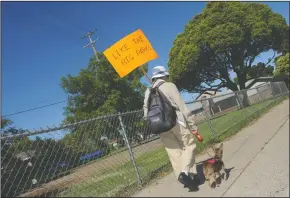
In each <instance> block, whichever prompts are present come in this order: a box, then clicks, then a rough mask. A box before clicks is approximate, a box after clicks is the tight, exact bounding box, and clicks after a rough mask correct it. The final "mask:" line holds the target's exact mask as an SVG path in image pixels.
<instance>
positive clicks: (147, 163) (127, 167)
mask: <svg viewBox="0 0 290 198" xmlns="http://www.w3.org/2000/svg"><path fill="white" fill-rule="evenodd" d="M285 98H286V97H279V98H276V99H271V100H267V101H265V102H263V103H259V104H256V105H252V106H250V107H248V108H245V109H242V110H237V111H233V112H229V113H228V114H226V115H224V116H221V117H218V118H216V119H214V120H212V121H211V122H212V126H213V128H214V130H215V132H216V134H217V136H216V137H215V136H213V135H212V133H211V132H210V128H209V126H208V123H207V122H204V123H202V124H200V125H199V131H200V133H201V135H202V136H203V138H204V143H197V149H196V152H197V153H199V152H200V151H202V150H203V149H204V148H205V147H207V146H208V145H209V144H211V143H214V142H220V141H222V140H223V139H225V138H227V137H229V136H231V135H233V134H235V133H237V132H238V131H239V130H241V128H243V127H245V126H247V125H248V124H249V123H250V122H252V121H253V120H255V119H256V118H258V117H259V116H261V115H263V114H264V113H265V112H266V111H267V110H269V109H270V108H272V107H273V106H275V105H277V104H279V103H280V102H281V101H283V100H284V99H285ZM287 98H288V97H287ZM136 164H137V166H138V169H139V172H140V175H141V178H142V181H143V183H147V182H149V181H150V180H152V178H154V177H158V176H160V175H161V174H163V173H164V172H168V171H170V170H171V166H170V163H169V159H168V156H167V154H166V151H165V149H164V148H161V149H157V150H155V151H153V152H150V153H146V154H143V155H142V156H139V157H137V158H136ZM139 188H140V185H138V183H137V179H136V173H135V171H134V167H133V165H132V163H131V162H130V161H129V162H127V163H125V164H124V165H121V166H119V167H117V168H115V169H112V170H108V171H106V172H104V173H103V175H101V176H100V175H98V176H92V177H91V178H89V179H88V180H86V181H85V182H82V183H80V184H77V185H75V186H73V187H70V188H68V189H65V190H64V191H62V192H60V193H59V194H58V196H66V197H67V196H68V197H77V196H81V197H82V196H86V197H87V196H91V197H95V196H98V197H102V196H126V195H130V194H132V193H134V192H136V191H137V190H138V189H139Z"/></svg>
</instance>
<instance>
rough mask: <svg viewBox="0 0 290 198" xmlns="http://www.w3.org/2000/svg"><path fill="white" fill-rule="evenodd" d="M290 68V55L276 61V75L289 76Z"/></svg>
mask: <svg viewBox="0 0 290 198" xmlns="http://www.w3.org/2000/svg"><path fill="white" fill-rule="evenodd" d="M289 66H290V55H289V53H287V54H285V55H284V56H280V57H279V58H278V59H277V60H276V71H275V73H277V74H279V73H283V74H286V75H287V76H289V70H290V69H289Z"/></svg>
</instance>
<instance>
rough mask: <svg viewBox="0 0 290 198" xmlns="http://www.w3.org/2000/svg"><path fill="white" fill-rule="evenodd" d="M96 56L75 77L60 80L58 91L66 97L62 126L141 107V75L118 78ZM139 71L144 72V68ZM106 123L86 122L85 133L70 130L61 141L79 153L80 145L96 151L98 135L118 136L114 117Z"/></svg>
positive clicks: (100, 58) (104, 60)
mask: <svg viewBox="0 0 290 198" xmlns="http://www.w3.org/2000/svg"><path fill="white" fill-rule="evenodd" d="M98 56H99V61H98V62H97V61H96V59H95V57H93V58H91V59H90V61H89V64H88V67H87V68H85V69H81V71H80V72H79V74H78V75H77V76H71V75H68V76H66V77H62V78H61V87H62V88H63V89H64V91H65V92H66V93H67V94H68V95H69V100H68V103H67V106H66V107H65V115H66V118H65V120H64V122H63V123H64V124H68V123H73V122H77V121H81V120H86V119H88V118H92V117H98V116H103V115H108V114H114V113H117V112H122V111H130V110H135V109H139V108H141V107H142V105H143V97H144V91H145V86H144V85H143V84H142V83H141V82H140V79H141V78H142V77H143V74H142V72H141V71H139V70H135V71H133V72H132V73H130V74H129V75H128V76H126V77H124V78H120V77H119V76H118V74H117V72H116V71H115V70H114V68H113V67H112V65H111V64H110V63H109V61H108V60H107V59H106V57H105V56H104V55H103V54H102V53H99V54H98ZM143 67H144V69H145V70H147V65H144V66H143ZM110 119H111V120H110ZM110 119H108V118H106V119H100V120H99V121H92V122H88V123H87V124H86V125H87V126H86V127H85V128H86V130H84V128H82V129H80V127H75V128H71V129H70V131H71V132H72V133H70V134H68V135H67V136H66V137H65V139H64V142H65V143H66V145H70V146H71V147H74V148H77V149H80V148H81V147H82V146H84V145H83V144H80V142H83V141H85V142H86V146H87V147H90V148H97V147H96V146H100V145H99V144H102V143H101V142H100V136H101V135H107V136H112V134H113V135H115V136H119V131H118V130H119V124H118V122H119V120H118V117H117V116H116V117H112V118H110ZM93 145H95V146H93ZM102 145H103V144H102ZM80 146H81V147H80Z"/></svg>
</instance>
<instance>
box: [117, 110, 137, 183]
mask: <svg viewBox="0 0 290 198" xmlns="http://www.w3.org/2000/svg"><path fill="white" fill-rule="evenodd" d="M118 116H119V121H120V125H121V131H122V135H123V137H124V139H125V142H126V145H127V147H128V150H129V154H130V159H131V162H132V164H133V166H134V169H135V172H136V177H137V181H138V183H139V184H140V185H142V180H141V176H140V173H139V170H138V167H137V165H136V162H135V157H134V154H133V151H132V148H131V145H130V143H129V140H128V137H127V134H126V130H125V126H124V124H123V121H122V116H121V114H120V113H119V114H118Z"/></svg>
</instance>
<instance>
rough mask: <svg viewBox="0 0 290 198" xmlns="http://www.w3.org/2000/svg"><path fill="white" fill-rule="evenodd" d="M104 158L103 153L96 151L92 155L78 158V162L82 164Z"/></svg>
mask: <svg viewBox="0 0 290 198" xmlns="http://www.w3.org/2000/svg"><path fill="white" fill-rule="evenodd" d="M103 156H104V152H103V151H101V150H96V151H95V152H93V153H89V154H86V155H83V156H81V157H80V161H81V162H83V163H87V162H89V161H91V160H93V159H98V158H101V157H103Z"/></svg>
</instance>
